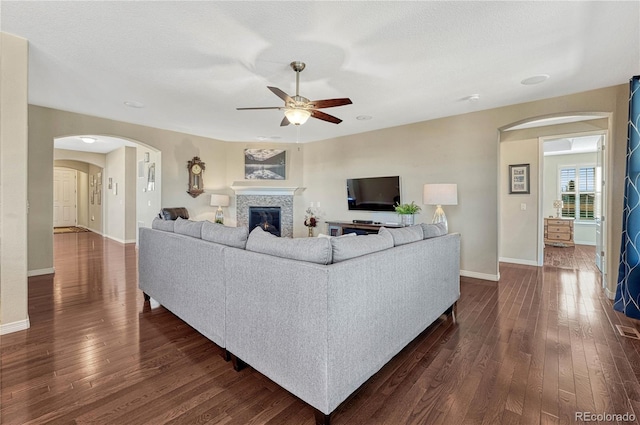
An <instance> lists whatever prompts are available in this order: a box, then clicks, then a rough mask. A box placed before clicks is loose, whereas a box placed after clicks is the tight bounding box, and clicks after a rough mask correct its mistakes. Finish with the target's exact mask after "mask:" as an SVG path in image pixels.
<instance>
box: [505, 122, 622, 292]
mask: <svg viewBox="0 0 640 425" xmlns="http://www.w3.org/2000/svg"><path fill="white" fill-rule="evenodd" d="M610 121H611V114H608V113H600V112H595V113H594V112H589V113H572V114H560V115H547V116H543V117H533V118H529V119H526V120H521V121H519V122H517V123H513V124H510V125H508V126H505V127H503V128H501V129H499V130H500V136H499V141H500V146H499V164H500V172H499V176H500V178H499V191H498V193H499V194H500V195H499V226H498V232H499V248H498V249H499V251H498V252H499V258H500V261H503V262H512V263H518V264H526V265H536V266H541V265H542V264H543V259H544V254H543V252H544V246H545V243H544V222H545V220H544V217H548V216H549V215H555V214H554V211H550V208H552V207H550V206H549V205H547V204H549V198H552V199H559V197H561V196H563V194H561V193H560V192H559V190H560V189H558V190H557V191H556V190H555V189H550V188H549V187H547V188H546V189H545V182H546V181H548V179H545V167H544V164H545V153H544V151H545V149H544V147H545V142H546V141H549V140H552V139H554V140H556V139H559V138H567V139H568V138H576V137H581V136H582V137H587V136H601V137H596V139H599V140H601V141H605V140H608V139H609V131H610V128H611V127H612V123H611V122H610ZM600 147H601V149H600V150H599V151H597V149H596V150H594V156H593V160H591V162H592V164H591V165H590V167H591V168H590V169H591V170H592V171H594V175H595V174H596V171H597V172H598V173H599V176H600V177H599V179H600V181H604V184H603V185H602V186H599V187H598V188H600V187H601V188H602V192H598V193H596V190H595V186H597V185H596V184H594V191H593V192H594V194H593V195H594V198H595V197H597V198H598V202H600V204H599V205H598V206H601V208H598V209H597V214H594V216H593V223H590V224H591V225H592V226H593V225H595V224H596V222H597V225H598V226H599V227H598V228H599V229H600V231H599V237H600V238H601V239H600V243H599V245H598V246H597V248H596V252H597V254H598V255H597V256H596V255H595V254H594V258H593V262H594V263H595V262H596V261H599V260H602V261H600V263H601V266H602V268H601V270H602V282H603V286H604V287H605V289H606V292H607V296H609V297H611V296H612V295H613V293H612V292H611V291H610V290H608V288H607V271H606V268H605V267H604V265H605V264H606V261H604V260H603V256H604V257H606V255H607V254H606V251H607V250H608V247H610V243H609V241H608V236H607V234H608V232H607V226H608V224H609V222H607V221H604V220H602V218H603V217H605V216H606V215H608V214H609V211H610V207H609V205H608V203H607V201H606V193H607V192H608V190H607V188H608V186H609V184H610V179H608V178H606V177H607V175H608V173H609V172H610V171H609V170H610V168H611V167H610V159H609V158H607V157H606V155H605V152H606V149H604V147H603V146H602V145H601V146H600ZM573 161H575V160H571V161H570V162H573ZM596 162H597V164H596ZM517 163H523V164H528V165H530V169H531V175H530V180H531V181H530V183H531V192H530V193H527V194H519V195H514V194H509V193H508V192H507V191H506V187H507V185H508V184H509V178H510V176H509V174H508V173H509V165H512V164H517ZM573 165H574V168H575V167H577V166H576V164H573ZM585 167H586V166H585ZM575 169H576V170H578V169H580V170H582V169H581V168H579V167H578V168H575ZM585 169H586V168H585ZM549 172H551V171H549V170H547V171H546V173H547V174H548V173H549ZM547 186H548V185H547ZM545 190H546V191H547V192H549V191H551V190H553V192H554V193H553V195H552V196H550V197H549V196H545ZM565 195H566V194H565ZM595 195H597V196H595ZM576 196H578V195H576ZM585 196H587V194H585ZM565 210H566V209H565ZM565 210H563V212H562V214H563V215H564V214H565ZM594 212H595V211H594ZM581 218H584V217H581V216H578V217H577V219H576V220H575V221H574V222H572V224H573V223H579V224H580V225H581V226H586V225H587V221H588V220H581ZM589 218H591V217H589ZM597 257H599V258H597Z"/></svg>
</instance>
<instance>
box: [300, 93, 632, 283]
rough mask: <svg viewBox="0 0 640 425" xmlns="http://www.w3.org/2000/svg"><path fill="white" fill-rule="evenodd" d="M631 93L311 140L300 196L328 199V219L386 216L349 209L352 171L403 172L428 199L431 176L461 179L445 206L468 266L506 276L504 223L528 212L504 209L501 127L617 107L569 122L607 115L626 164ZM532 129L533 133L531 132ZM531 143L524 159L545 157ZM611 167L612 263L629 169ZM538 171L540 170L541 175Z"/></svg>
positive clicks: (541, 131) (507, 136)
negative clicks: (501, 263)
mask: <svg viewBox="0 0 640 425" xmlns="http://www.w3.org/2000/svg"><path fill="white" fill-rule="evenodd" d="M627 101H628V86H627V85H620V86H615V87H609V88H604V89H599V90H593V91H589V92H584V93H578V94H575V95H570V96H562V97H558V98H553V99H546V100H541V101H536V102H529V103H523V104H519V105H512V106H507V107H503V108H497V109H491V110H486V111H480V112H475V113H470V114H466V115H460V116H456V117H449V118H442V119H437V120H432V121H426V122H421V123H416V124H411V125H406V126H401V127H395V128H389V129H384V130H379V131H373V132H369V133H363V134H357V135H353V136H347V137H342V138H337V139H330V140H327V141H322V142H316V143H310V144H307V145H305V147H304V186H306V187H307V190H305V192H304V193H303V196H302V200H300V201H299V203H300V204H301V205H308V204H309V203H310V202H318V201H320V202H321V209H322V210H324V214H323V219H333V220H352V219H355V218H358V219H359V218H364V219H376V218H377V217H379V216H377V215H374V214H367V213H354V212H350V211H348V210H347V205H346V200H345V196H346V195H345V194H344V191H345V189H344V184H345V179H346V178H348V177H358V176H372V175H377V176H382V175H396V174H397V175H400V176H401V179H402V183H401V184H402V197H403V200H405V201H411V200H415V201H416V202H417V203H420V204H421V203H422V185H423V184H424V183H457V184H458V205H457V206H447V207H445V211H446V214H447V218H448V220H449V225H450V229H451V231H453V232H460V233H461V234H462V241H461V243H462V246H461V248H462V252H461V268H462V269H463V271H464V273H465V274H467V275H469V276H476V277H484V278H495V277H497V276H498V238H499V235H501V234H502V233H503V232H505V231H506V230H501V231H499V223H500V222H502V221H503V220H504V221H513V222H519V221H518V220H517V218H518V217H519V216H520V215H521V213H520V210H519V209H517V210H516V211H511V208H510V207H509V208H506V207H505V209H504V211H503V210H499V203H498V198H499V196H502V194H503V192H504V190H506V188H505V183H504V182H501V181H500V179H501V173H506V172H507V171H508V169H507V170H505V169H504V167H503V166H502V164H500V165H499V163H498V140H499V137H500V136H499V129H502V128H505V127H508V126H510V125H511V124H514V123H517V122H521V121H524V120H530V119H533V118H537V117H543V116H552V115H562V114H573V113H576V112H602V113H605V115H606V114H610V115H611V116H612V121H611V123H609V121H608V120H607V119H603V120H596V122H595V124H594V123H593V122H592V123H589V124H587V125H585V124H581V123H576V124H575V125H572V126H569V127H565V128H567V129H571V131H573V130H580V131H589V130H594V129H596V128H602V126H603V123H604V127H605V128H606V127H607V126H609V127H610V145H609V147H610V149H609V153H610V154H611V155H612V156H611V159H612V161H614V162H615V163H618V164H620V163H624V150H625V147H626V117H627V115H628V104H627ZM524 134H527V136H526V137H523V135H524ZM552 134H559V133H558V130H557V129H555V128H549V129H547V128H538V129H530V130H528V131H524V130H523V131H521V132H505V133H503V140H504V141H509V140H526V139H534V138H537V137H540V136H545V135H552ZM525 150H526V151H527V152H529V153H530V154H531V155H532V156H531V158H529V156H530V155H525V156H526V158H525V156H522V162H524V163H532V164H533V163H537V155H538V152H537V150H533V149H526V148H525ZM608 171H609V179H610V182H612V187H611V188H612V192H611V193H610V196H609V197H608V207H609V208H608V212H609V216H610V218H611V220H610V221H609V225H610V226H611V229H612V231H611V232H609V234H608V238H607V240H608V242H607V246H608V249H609V252H611V253H612V254H613V255H610V256H609V263H608V266H609V270H612V267H613V265H614V264H615V260H614V259H613V258H612V257H613V256H615V255H616V254H615V253H616V250H618V249H619V246H620V229H621V214H622V209H621V204H622V194H623V189H622V188H623V185H622V183H623V174H624V169H623V168H622V167H615V168H614V167H609V170H608ZM537 172H538V170H532V173H534V175H537ZM499 190H500V193H498V191H499ZM531 202H533V201H531ZM519 204H520V202H518V203H517V206H518V208H519ZM533 205H535V203H534V204H533ZM527 211H528V212H531V211H529V209H528V210H527ZM534 211H535V210H534ZM296 214H297V217H296V219H295V223H296V224H298V223H302V221H301V220H302V218H303V215H304V211H303V210H301V209H300V208H298V209H297V211H296ZM432 214H433V207H429V206H426V207H424V208H423V212H422V214H421V215H420V216H419V218H418V221H423V222H428V221H430V220H431V215H432ZM527 217H528V214H527ZM385 218H386V217H382V219H381V220H380V221H384V220H385ZM529 218H531V217H529ZM533 219H534V223H533V224H532V226H534V227H537V224H536V223H535V220H537V215H536V217H535V218H533ZM303 232H304V228H303V227H301V225H298V226H297V228H296V235H297V236H301V235H302V234H303ZM616 267H617V266H616Z"/></svg>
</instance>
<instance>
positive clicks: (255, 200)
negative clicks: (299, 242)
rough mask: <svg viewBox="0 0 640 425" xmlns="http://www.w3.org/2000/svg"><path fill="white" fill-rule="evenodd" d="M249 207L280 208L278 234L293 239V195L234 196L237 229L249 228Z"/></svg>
mask: <svg viewBox="0 0 640 425" xmlns="http://www.w3.org/2000/svg"><path fill="white" fill-rule="evenodd" d="M249 207H280V221H281V226H282V228H281V229H280V233H281V235H282V236H283V237H289V238H291V237H293V195H266V194H265V195H236V221H237V223H238V224H237V225H238V227H241V226H245V227H248V226H249Z"/></svg>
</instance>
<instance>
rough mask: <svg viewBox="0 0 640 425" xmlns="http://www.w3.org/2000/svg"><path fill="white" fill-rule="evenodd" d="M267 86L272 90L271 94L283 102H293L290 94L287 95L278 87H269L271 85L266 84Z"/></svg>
mask: <svg viewBox="0 0 640 425" xmlns="http://www.w3.org/2000/svg"><path fill="white" fill-rule="evenodd" d="M267 88H268V89H269V90H271V91H272V92H273V94H275V95H276V96H278V97H279V98H280V99H282V100H284V102H285V103H288V102H293V99H291V96H289V95H288V94H286V93H285V92H283V91H282V90H280V89H279V88H277V87H271V86H267Z"/></svg>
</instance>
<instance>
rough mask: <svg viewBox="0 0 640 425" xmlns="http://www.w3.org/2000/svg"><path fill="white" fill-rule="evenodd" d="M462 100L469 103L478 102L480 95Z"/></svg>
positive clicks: (473, 95)
mask: <svg viewBox="0 0 640 425" xmlns="http://www.w3.org/2000/svg"><path fill="white" fill-rule="evenodd" d="M462 100H466V101H467V102H477V101H479V100H480V95H479V94H477V93H476V94H472V95H469V96H466V97H463V98H462Z"/></svg>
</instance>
